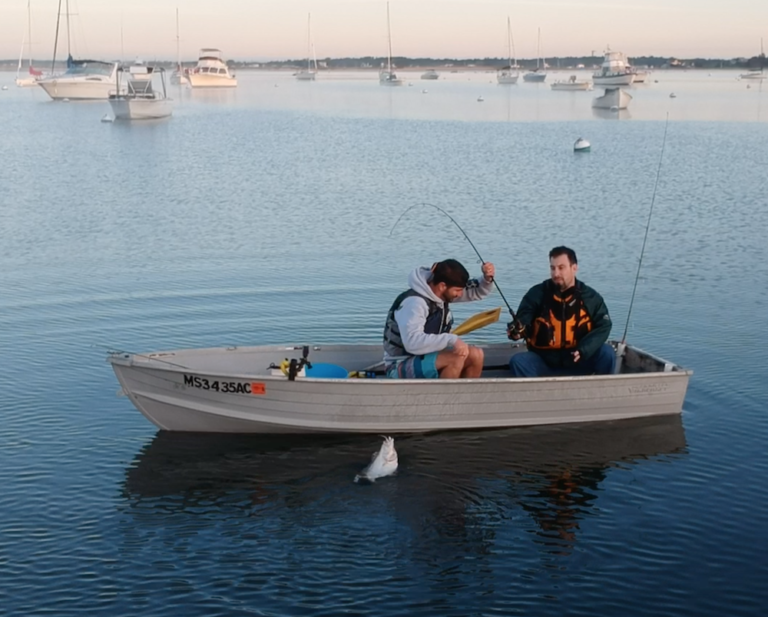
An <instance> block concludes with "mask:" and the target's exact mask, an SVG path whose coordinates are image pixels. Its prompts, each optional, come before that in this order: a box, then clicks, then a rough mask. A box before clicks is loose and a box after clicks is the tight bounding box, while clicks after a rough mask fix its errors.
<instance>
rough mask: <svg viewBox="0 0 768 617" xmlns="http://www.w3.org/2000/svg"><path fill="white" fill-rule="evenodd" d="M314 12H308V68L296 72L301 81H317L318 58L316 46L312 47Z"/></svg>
mask: <svg viewBox="0 0 768 617" xmlns="http://www.w3.org/2000/svg"><path fill="white" fill-rule="evenodd" d="M311 18H312V14H311V13H308V14H307V68H305V69H301V70H300V71H299V72H298V73H296V79H298V80H299V81H315V77H316V76H317V58H315V57H314V56H315V54H314V48H313V47H312V25H311V21H310V20H311ZM313 60H314V69H313V68H312V61H313Z"/></svg>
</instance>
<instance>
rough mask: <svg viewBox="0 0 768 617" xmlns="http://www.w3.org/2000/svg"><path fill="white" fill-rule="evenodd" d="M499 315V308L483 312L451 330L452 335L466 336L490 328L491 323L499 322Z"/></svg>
mask: <svg viewBox="0 0 768 617" xmlns="http://www.w3.org/2000/svg"><path fill="white" fill-rule="evenodd" d="M499 315H501V307H499V308H495V309H491V310H490V311H483V312H482V313H478V314H477V315H472V317H469V318H468V319H466V320H465V321H462V322H461V323H460V324H459V325H458V326H456V327H455V328H454V329H453V330H451V333H452V334H458V335H459V336H461V335H462V334H467V333H469V332H473V331H475V330H479V329H480V328H485V326H490V325H491V324H492V323H496V322H497V321H499Z"/></svg>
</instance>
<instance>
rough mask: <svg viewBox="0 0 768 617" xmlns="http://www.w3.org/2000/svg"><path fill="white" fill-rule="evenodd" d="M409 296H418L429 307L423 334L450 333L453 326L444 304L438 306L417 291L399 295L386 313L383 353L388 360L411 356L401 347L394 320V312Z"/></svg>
mask: <svg viewBox="0 0 768 617" xmlns="http://www.w3.org/2000/svg"><path fill="white" fill-rule="evenodd" d="M411 296H419V297H420V298H422V299H423V300H424V301H425V302H426V303H427V307H429V313H428V315H427V321H426V322H425V323H424V332H425V333H426V334H443V333H445V332H450V331H451V327H452V326H453V315H451V310H450V309H449V308H448V305H446V304H444V305H443V306H440V305H439V304H438V303H437V302H435V301H434V300H432V299H431V298H427V297H426V296H423V295H421V294H420V293H419V292H418V291H415V290H413V289H409V290H407V291H404V292H403V293H401V294H400V295H399V296H397V298H395V301H394V302H393V303H392V306H391V307H390V309H389V312H388V313H387V322H386V324H385V325H384V351H385V352H386V354H387V356H389V357H390V358H396V357H397V356H410V355H413V354H410V353H408V352H407V351H406V350H405V347H403V339H402V336H401V335H400V326H398V325H397V321H396V320H395V311H397V310H398V309H399V308H400V306H401V305H402V304H403V301H404V300H405V299H406V298H410V297H411Z"/></svg>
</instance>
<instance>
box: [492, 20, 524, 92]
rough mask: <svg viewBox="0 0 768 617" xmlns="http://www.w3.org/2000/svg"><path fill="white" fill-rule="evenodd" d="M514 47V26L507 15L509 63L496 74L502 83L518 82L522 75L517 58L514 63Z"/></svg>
mask: <svg viewBox="0 0 768 617" xmlns="http://www.w3.org/2000/svg"><path fill="white" fill-rule="evenodd" d="M513 48H514V45H513V44H512V26H511V25H510V23H509V16H507V56H508V60H509V64H508V65H507V66H504V67H502V68H500V69H499V71H498V73H497V74H496V80H497V81H498V82H499V83H500V84H510V85H511V84H516V83H517V78H518V77H519V76H520V73H519V71H518V70H517V58H515V62H514V64H513V63H512V49H513Z"/></svg>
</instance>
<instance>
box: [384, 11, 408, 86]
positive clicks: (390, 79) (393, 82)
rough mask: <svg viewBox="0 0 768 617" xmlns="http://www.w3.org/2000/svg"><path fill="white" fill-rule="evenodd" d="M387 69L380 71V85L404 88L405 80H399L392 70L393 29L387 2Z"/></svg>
mask: <svg viewBox="0 0 768 617" xmlns="http://www.w3.org/2000/svg"><path fill="white" fill-rule="evenodd" d="M387 45H388V46H387V68H386V69H382V70H381V71H379V83H380V84H381V85H382V86H402V85H403V80H402V79H399V78H398V77H397V75H396V74H395V72H394V71H393V70H392V27H391V25H390V22H389V2H387Z"/></svg>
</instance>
